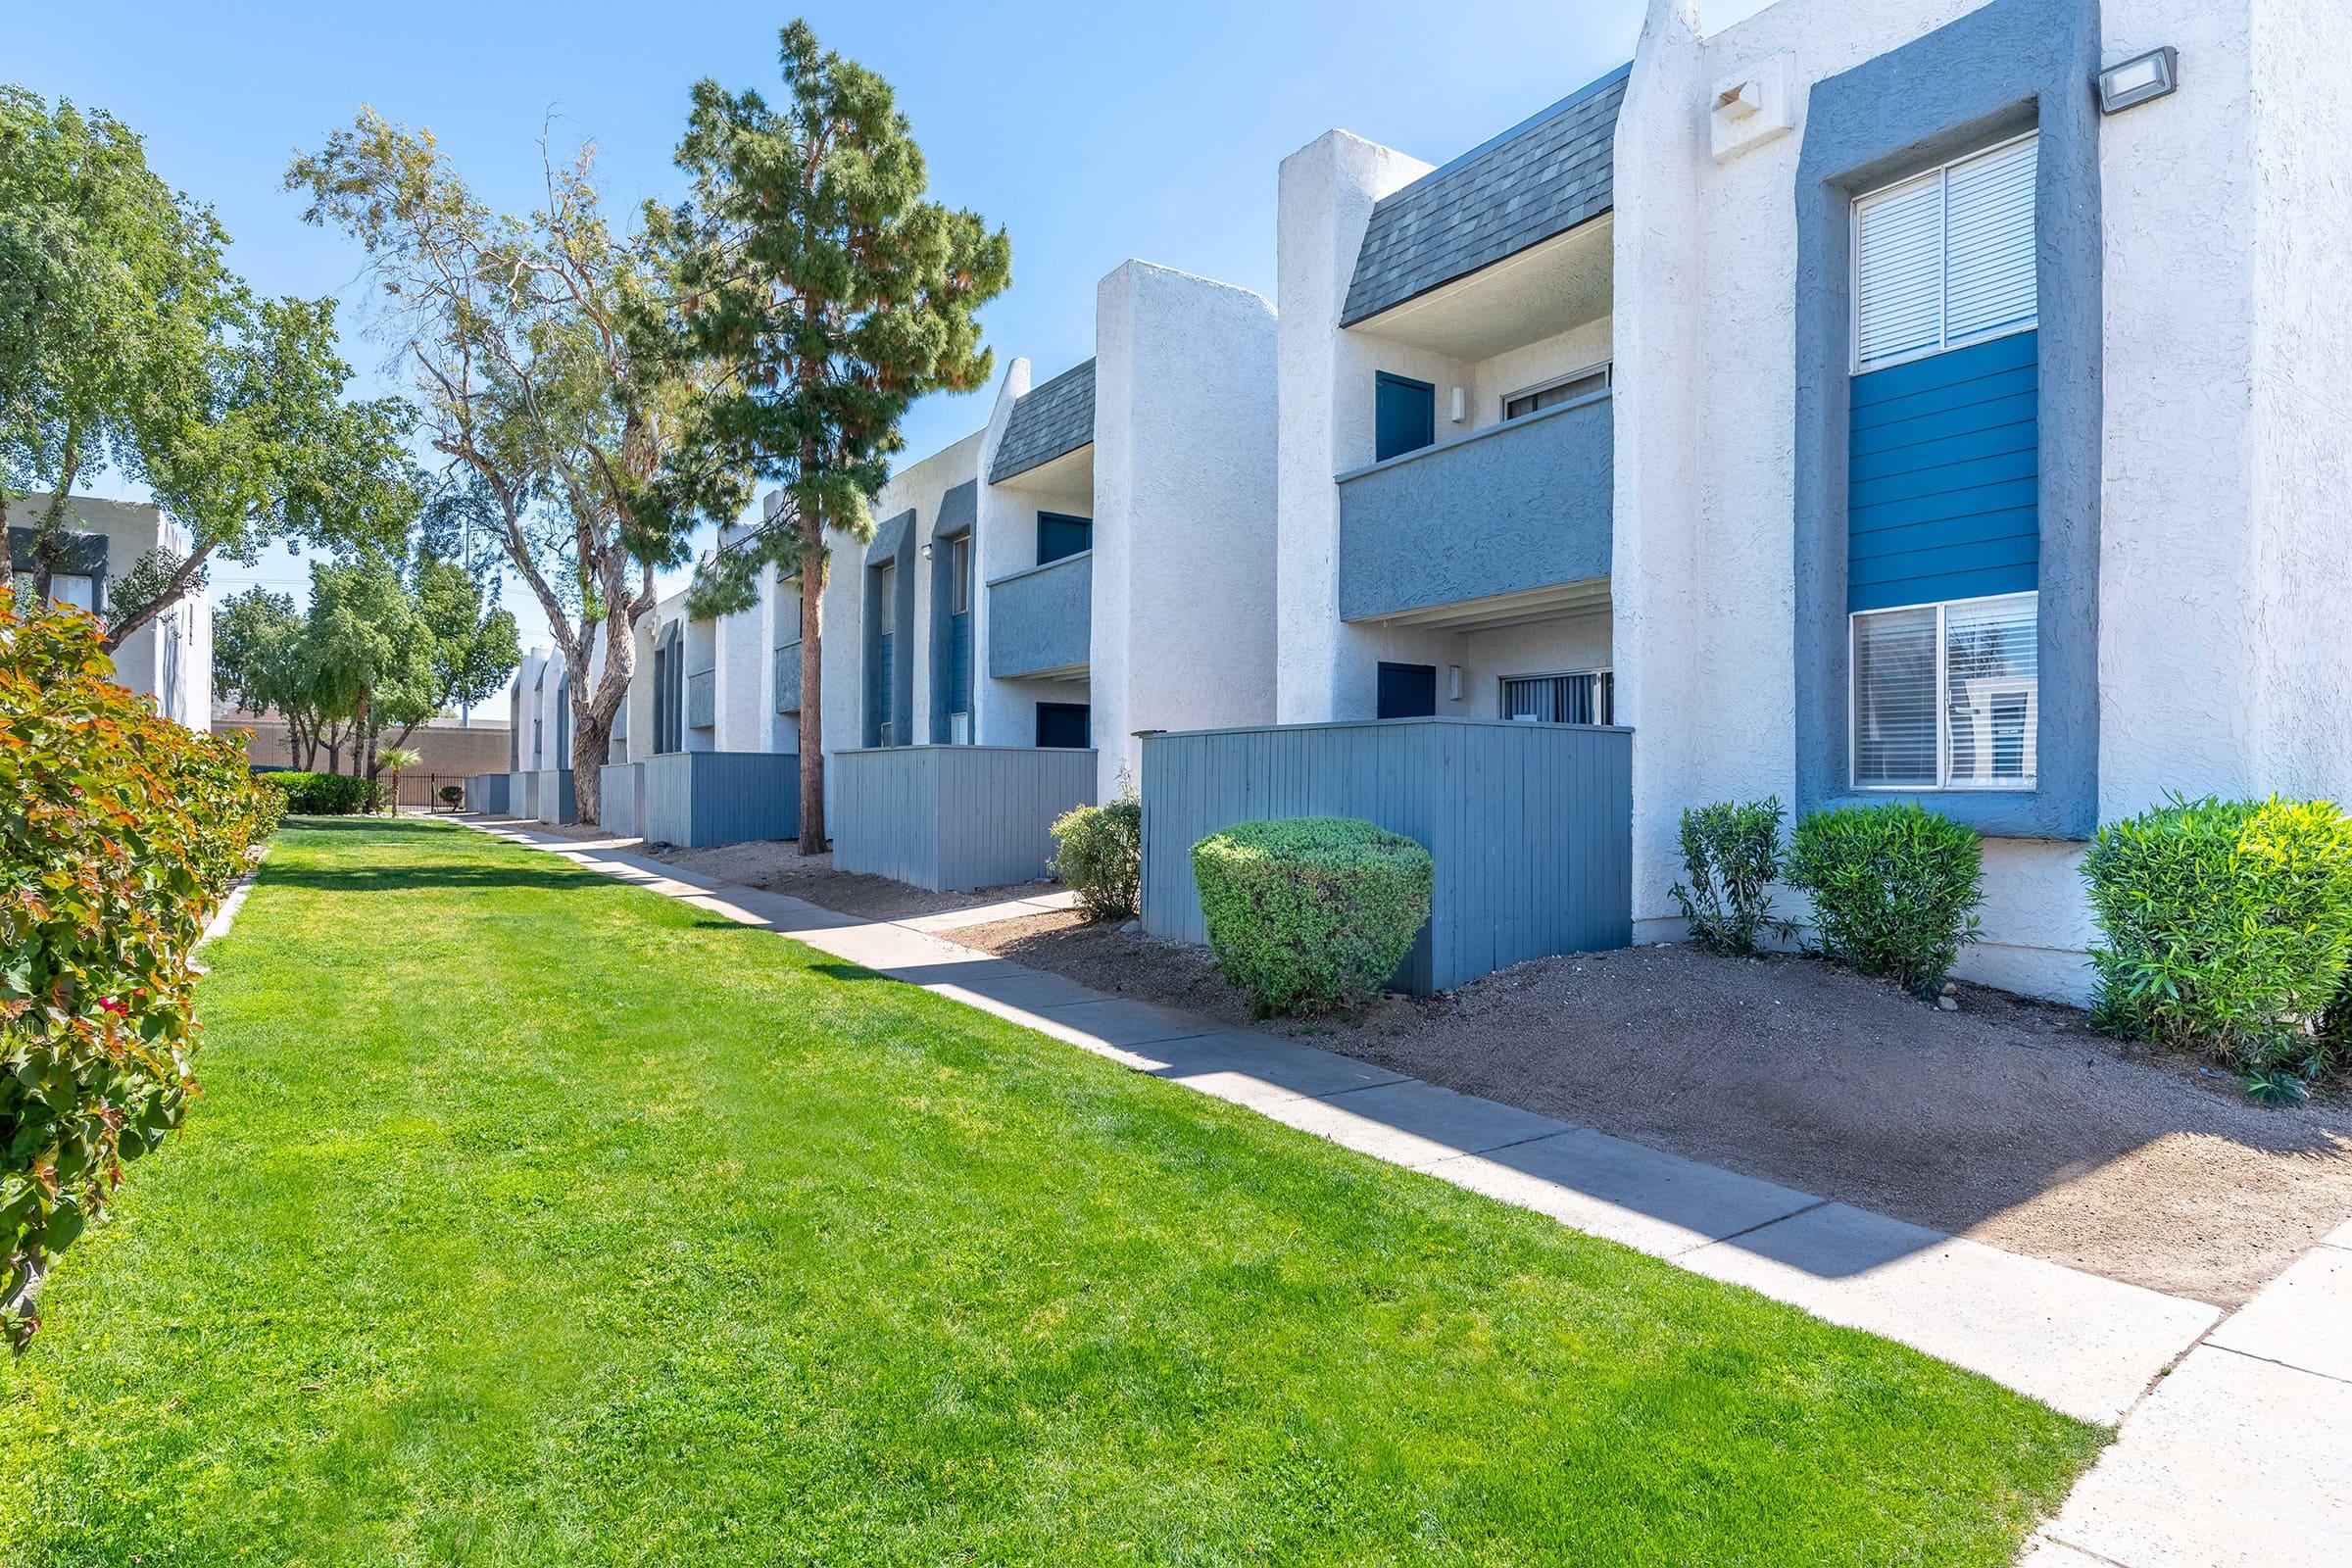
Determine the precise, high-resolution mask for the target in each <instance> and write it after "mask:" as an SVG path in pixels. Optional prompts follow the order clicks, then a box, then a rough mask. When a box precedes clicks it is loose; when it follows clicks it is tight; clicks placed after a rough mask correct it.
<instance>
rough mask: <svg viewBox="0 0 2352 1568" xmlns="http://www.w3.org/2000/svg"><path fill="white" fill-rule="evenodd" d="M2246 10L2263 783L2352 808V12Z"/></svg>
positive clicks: (2259, 3) (2289, 6) (2295, 3)
mask: <svg viewBox="0 0 2352 1568" xmlns="http://www.w3.org/2000/svg"><path fill="white" fill-rule="evenodd" d="M2174 9H2175V10H2176V11H2178V10H2179V8H2178V7H2177V6H2176V7H2175V8H2174ZM2232 9H2234V8H2232ZM2245 9H2246V11H2247V12H2248V13H2249V14H2250V17H2251V25H2250V26H2249V27H2247V28H2246V32H2247V35H2248V36H2249V37H2250V38H2251V40H2252V52H2253V81H2254V91H2253V160H2252V162H2253V171H2252V180H2251V183H2250V185H2249V187H2248V194H2249V196H2250V197H2251V206H2252V209H2253V212H2254V215H2255V227H2254V236H2253V237H2254V268H2253V278H2254V376H2253V381H2254V396H2253V403H2252V422H2253V430H2252V443H2251V446H2250V455H2251V459H2252V462H2251V467H2252V485H2253V491H2254V503H2255V509H2256V515H2257V516H2258V517H2259V519H2260V526H2259V527H2258V529H2257V532H2256V537H2255V546H2254V554H2255V566H2256V571H2255V576H2256V581H2257V582H2258V583H2259V584H2260V589H2259V594H2258V598H2257V606H2258V608H2257V610H2256V613H2255V624H2256V631H2257V636H2256V639H2255V641H2254V644H2253V650H2254V653H2255V664H2254V698H2255V708H2256V712H2257V714H2258V715H2259V716H2258V720H2257V726H2256V731H2255V741H2254V744H2255V773H2256V777H2257V782H2258V783H2259V784H2261V785H2262V786H2263V787H2266V788H2272V789H2277V790H2279V791H2281V792H2288V793H2295V794H2310V795H2327V796H2330V797H2332V798H2333V799H2335V800H2337V801H2338V802H2341V803H2345V804H2348V805H2352V689H2348V688H2352V613H2347V610H2348V609H2352V532H2348V531H2347V524H2346V518H2347V517H2352V467H2348V466H2347V463H2348V453H2347V444H2348V443H2347V439H2346V432H2347V429H2348V427H2352V423H2348V421H2352V311H2347V309H2346V307H2345V301H2346V300H2347V299H2352V176H2348V175H2347V173H2346V171H2345V167H2344V149H2345V148H2346V147H2347V146H2352V99H2348V98H2347V97H2346V95H2345V93H2344V90H2343V88H2342V87H2341V86H2340V85H2338V84H2337V83H2336V81H2335V80H2334V77H2335V75H2336V74H2337V73H2339V72H2341V71H2342V69H2343V64H2344V60H2345V51H2346V46H2347V44H2352V22H2348V15H2352V14H2348V13H2347V12H2346V10H2345V8H2343V7H2342V6H2340V5H2315V4H2310V3H2308V0H2251V3H2250V4H2248V5H2247V6H2246V8H2245ZM2185 20H2186V19H2185V18H2184V17H2176V18H2173V19H2166V22H2169V25H2180V24H2181V23H2182V22H2184V21H2185ZM2134 25H2135V26H2147V24H2142V23H2138V22H2137V21H2136V19H2135V21H2134ZM2158 25H2166V23H2159V24H2158ZM2150 30H2152V28H2150ZM2183 53H2184V54H2185V53H2186V50H2185V49H2184V50H2183ZM2184 69H2185V68H2184ZM2185 79H2186V78H2185V76H2184V80H2185ZM2126 118H2129V117H2126Z"/></svg>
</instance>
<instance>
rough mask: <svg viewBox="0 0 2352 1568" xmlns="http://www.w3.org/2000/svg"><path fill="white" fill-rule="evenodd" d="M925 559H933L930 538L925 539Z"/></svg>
mask: <svg viewBox="0 0 2352 1568" xmlns="http://www.w3.org/2000/svg"><path fill="white" fill-rule="evenodd" d="M923 559H924V560H925V561H929V560H930V559H931V541H930V540H928V539H926V540H924V541H923Z"/></svg>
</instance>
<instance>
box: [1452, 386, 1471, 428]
mask: <svg viewBox="0 0 2352 1568" xmlns="http://www.w3.org/2000/svg"><path fill="white" fill-rule="evenodd" d="M1468 417H1470V402H1469V399H1468V398H1467V397H1465V396H1464V395H1463V393H1462V389H1461V388H1460V387H1458V386H1457V387H1455V388H1454V389H1453V422H1454V423H1456V424H1459V423H1461V422H1462V421H1463V420H1464V419H1467V418H1468Z"/></svg>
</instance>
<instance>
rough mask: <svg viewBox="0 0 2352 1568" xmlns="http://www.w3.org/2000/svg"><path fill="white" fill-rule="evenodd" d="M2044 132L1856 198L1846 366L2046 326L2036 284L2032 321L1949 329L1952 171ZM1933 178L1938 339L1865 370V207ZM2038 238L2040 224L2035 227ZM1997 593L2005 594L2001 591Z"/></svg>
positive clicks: (1850, 232)
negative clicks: (1938, 202)
mask: <svg viewBox="0 0 2352 1568" xmlns="http://www.w3.org/2000/svg"><path fill="white" fill-rule="evenodd" d="M2040 134H2041V127H2040V126H2038V125H2036V126H2034V128H2033V129H2032V130H2028V131H2023V132H2020V133H2019V134H2017V135H2015V136H2009V137H2005V138H2003V139H2002V140H2000V141H1996V142H1990V143H1987V144H1986V145H1985V146H1983V147H1976V148H1972V149H1970V150H1969V151H1967V152H1965V153H1962V154H1961V155H1960V156H1959V157H1957V158H1948V159H1946V160H1944V161H1943V162H1942V163H1940V164H1937V165H1936V167H1935V168H1933V169H1923V170H1921V171H1919V172H1917V173H1913V174H1905V175H1904V176H1903V177H1902V178H1901V179H1897V180H1892V181H1889V182H1888V183H1887V184H1884V185H1880V186H1877V187H1876V188H1874V189H1871V190H1866V191H1864V192H1862V193H1861V194H1860V195H1857V196H1856V197H1855V198H1854V200H1853V206H1852V208H1851V209H1850V210H1849V214H1848V217H1847V221H1846V225H1845V227H1846V237H1845V249H1846V256H1845V282H1846V298H1847V300H1848V302H1849V308H1848V309H1847V311H1846V318H1847V319H1846V327H1845V355H1846V369H1847V371H1848V373H1849V374H1853V375H1867V374H1869V373H1871V372H1872V371H1876V370H1890V369H1892V368H1895V367H1896V366H1898V365H1909V364H1911V363H1912V362H1913V361H1914V360H1926V359H1933V358H1934V357H1935V356H1936V355H1938V354H1949V353H1950V352H1951V351H1952V350H1954V349H1961V348H1968V347H1970V346H1972V345H1974V344H1978V343H1990V342H1993V341H1995V340H1997V339H1999V338H2004V337H2015V336H2016V335H2017V334H2018V333H2020V332H2031V331H2034V329H2035V328H2037V327H2039V326H2040V325H2041V300H2040V297H2039V291H2038V289H2036V292H2035V298H2034V317H2033V319H2031V320H2027V321H2019V322H2013V323H2012V324H2010V325H2007V326H1996V327H1994V328H1992V329H1991V330H1990V331H1988V332H1978V333H1976V334H1974V335H1972V336H1969V337H1964V338H1960V339H1958V340H1957V341H1954V340H1953V339H1952V338H1951V336H1950V335H1949V333H1948V332H1947V331H1946V327H1947V325H1948V323H1949V319H1950V315H1951V305H1952V298H1951V295H1952V288H1951V284H1952V278H1951V257H1952V247H1951V231H1950V227H1949V222H1950V217H1951V204H1952V196H1951V175H1952V171H1953V170H1954V169H1957V168H1958V167H1959V166H1960V165H1962V164H1973V163H1975V162H1976V161H1977V160H1978V159H1980V158H1988V157H1990V156H1992V155H1993V154H1994V153H2000V152H2006V151H2008V150H2009V149H2010V148H2012V147H2015V146H2018V145H2020V144H2022V143H2024V142H2029V141H2032V140H2034V138H2035V137H2037V136H2039V135H2040ZM1931 179H1932V180H1935V181H1936V182H1937V183H1938V184H1940V185H1941V186H1942V187H1943V202H1942V206H1943V221H1944V225H1945V226H1944V227H1943V228H1941V229H1940V230H1939V231H1938V240H1937V246H1938V258H1937V266H1938V267H1940V268H1941V269H1942V273H1941V276H1940V278H1939V280H1938V283H1937V287H1936V341H1935V342H1934V343H1932V344H1930V345H1929V346H1928V347H1926V348H1919V349H1913V350H1911V351H1910V352H1909V353H1907V354H1896V355H1892V356H1889V357H1888V358H1887V359H1884V360H1880V361H1878V362H1876V363H1875V364H1873V365H1871V366H1870V367H1869V368H1868V369H1865V368H1863V365H1862V209H1863V208H1865V207H1868V206H1870V205H1871V204H1872V203H1873V202H1876V201H1879V200H1881V199H1883V198H1885V197H1887V196H1891V195H1893V194H1895V193H1896V192H1898V191H1905V190H1909V189H1910V188H1911V187H1912V186H1914V185H1921V184H1925V183H1926V182H1927V181H1929V180H1931ZM2034 217H2035V221H2036V224H2037V225H2038V222H2039V219H2040V213H2039V210H2038V207H2037V208H2036V211H2035V214H2034ZM2035 238H2036V242H2038V239H2039V229H2038V226H2037V227H2036V230H2035ZM2037 281H2038V280H2037ZM1994 597H1996V598H1997V597H2002V596H1999V595H1995V596H1994ZM1889 608H1891V609H1900V608H1903V607H1901V606H1890V607H1889Z"/></svg>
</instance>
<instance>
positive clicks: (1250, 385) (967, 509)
mask: <svg viewBox="0 0 2352 1568" xmlns="http://www.w3.org/2000/svg"><path fill="white" fill-rule="evenodd" d="M1095 334H1096V341H1095V355H1094V357H1093V358H1092V359H1091V360H1088V361H1085V362H1083V363H1081V364H1079V365H1076V366H1073V367H1070V368H1066V369H1064V370H1061V371H1059V372H1058V373H1056V374H1054V375H1052V376H1049V377H1047V378H1045V379H1043V380H1039V379H1037V378H1036V377H1035V374H1034V372H1033V370H1032V368H1031V366H1030V364H1029V362H1028V361H1026V360H1019V359H1016V360H1014V361H1012V362H1011V364H1010V365H1009V366H1008V367H1007V368H1006V370H1005V376H1004V380H1003V382H1002V384H1001V385H1000V387H999V389H998V393H997V397H996V401H995V405H994V408H993V409H992V411H991V414H990V417H989V421H988V424H987V426H986V428H985V429H983V430H981V431H979V432H978V433H976V434H975V435H973V436H970V437H966V438H965V439H964V440H962V441H959V442H957V443H956V444H955V445H953V446H951V447H949V448H947V449H945V450H944V451H942V452H939V453H937V454H934V455H933V456H931V457H929V458H926V459H924V460H923V461H921V462H919V463H916V464H912V465H910V466H907V468H905V469H903V470H902V471H901V472H900V473H898V474H897V475H895V476H894V477H893V478H892V480H891V482H890V484H889V486H888V487H887V488H886V489H885V490H884V491H883V493H882V496H881V498H880V500H879V501H878V503H877V505H876V507H875V513H874V515H875V516H876V518H877V519H878V520H877V522H876V525H875V529H874V535H873V538H872V539H871V541H870V542H866V543H859V542H858V541H857V540H855V539H852V538H850V537H849V536H847V535H837V536H836V537H835V540H834V554H833V564H832V574H831V579H830V581H829V583H828V586H827V588H826V599H825V627H826V633H825V649H826V654H825V658H826V667H825V673H824V683H823V684H824V689H825V691H826V694H827V696H826V714H825V725H824V729H825V737H826V750H827V759H826V772H827V790H826V793H827V799H828V802H829V812H830V815H831V830H832V833H833V837H834V841H835V855H836V858H837V861H838V863H840V864H842V865H843V866H844V867H846V868H850V869H857V870H866V871H873V872H876V873H879V874H884V875H891V876H898V877H902V878H904V879H907V880H910V881H914V882H917V883H919V884H921V885H925V886H933V887H968V886H975V885H985V884H987V883H989V882H1005V881H1017V880H1022V879H1025V878H1030V877H1035V876H1037V875H1040V874H1041V873H1042V872H1043V870H1044V867H1045V861H1046V859H1047V857H1048V856H1049V854H1050V852H1051V846H1050V841H1049V840H1048V838H1047V836H1046V833H1045V827H1046V824H1047V823H1050V822H1051V821H1052V820H1053V818H1054V816H1057V815H1059V814H1060V813H1061V812H1062V811H1064V810H1067V809H1069V808H1071V807H1073V806H1078V805H1083V804H1086V803H1088V802H1090V801H1096V800H1103V799H1108V798H1110V797H1111V796H1113V795H1114V794H1115V793H1116V792H1117V790H1118V789H1119V788H1120V784H1121V779H1122V777H1123V776H1129V777H1131V776H1133V774H1134V772H1135V770H1136V769H1137V767H1138V766H1139V765H1140V762H1141V758H1142V752H1141V743H1140V741H1139V740H1138V738H1137V736H1138V732H1141V731H1147V730H1155V729H1179V728H1197V727H1201V726H1203V725H1214V724H1224V723H1247V722H1252V721H1256V720H1261V719H1268V718H1271V717H1272V716H1273V711H1274V641H1275V631H1276V626H1275V616H1274V583H1275V564H1274V551H1275V542H1276V520H1275V514H1276V497H1275V478H1274V470H1275V462H1274V454H1275V432H1274V421H1275V399H1276V379H1275V371H1274V316H1273V312H1272V310H1271V309H1270V308H1269V307H1268V306H1267V304H1266V302H1265V301H1264V300H1262V299H1260V298H1259V297H1257V296H1256V295H1254V294H1251V293H1250V292H1248V291H1247V290H1244V289H1238V288H1234V287H1231V286H1229V285H1226V284H1222V283H1217V282H1213V281H1211V280H1209V279H1206V278H1201V277H1195V276H1191V275H1189V274H1186V273H1183V272H1178V271H1174V270H1170V269H1167V268H1163V267H1156V266H1152V265H1151V264H1148V263H1144V262H1129V263H1127V264H1125V265H1124V266H1122V267H1120V268H1118V269H1117V270H1114V271H1112V272H1111V273H1110V274H1109V275H1108V276H1107V277H1105V278H1103V281H1102V283H1101V284H1100V285H1099V287H1098V289H1097V292H1096V320H1095Z"/></svg>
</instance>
